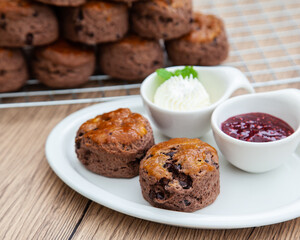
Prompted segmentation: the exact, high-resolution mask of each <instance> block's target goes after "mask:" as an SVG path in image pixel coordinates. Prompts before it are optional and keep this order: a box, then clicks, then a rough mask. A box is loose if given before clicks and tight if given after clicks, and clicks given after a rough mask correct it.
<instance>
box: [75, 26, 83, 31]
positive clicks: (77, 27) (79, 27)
mask: <svg viewBox="0 0 300 240" xmlns="http://www.w3.org/2000/svg"><path fill="white" fill-rule="evenodd" d="M82 29H83V27H82V25H75V31H76V32H80V31H82Z"/></svg>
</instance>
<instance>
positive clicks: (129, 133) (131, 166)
mask: <svg viewBox="0 0 300 240" xmlns="http://www.w3.org/2000/svg"><path fill="white" fill-rule="evenodd" d="M75 143H76V153H77V156H78V159H79V160H80V161H81V162H82V163H83V164H84V165H85V167H86V168H87V169H89V170H91V171H92V172H95V173H97V174H100V175H103V176H107V177H122V178H130V177H134V176H136V175H138V168H139V163H140V160H141V159H142V158H143V157H144V155H145V153H146V152H147V150H148V149H149V148H150V147H151V146H152V145H153V144H154V139H153V132H152V129H151V126H150V123H149V122H148V120H147V119H146V118H144V117H143V116H142V115H140V114H138V113H132V112H131V111H130V110H129V109H127V108H121V109H118V110H115V111H112V112H109V113H104V114H102V115H99V116H97V117H95V118H93V119H90V120H88V121H87V122H85V123H84V124H82V125H81V127H80V128H79V130H78V132H77V136H76V140H75Z"/></svg>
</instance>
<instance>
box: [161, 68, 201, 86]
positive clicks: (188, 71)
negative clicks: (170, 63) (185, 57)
mask: <svg viewBox="0 0 300 240" xmlns="http://www.w3.org/2000/svg"><path fill="white" fill-rule="evenodd" d="M156 73H157V76H158V80H159V83H160V84H162V83H164V82H165V81H167V80H169V79H170V78H171V77H173V76H180V75H181V76H182V77H183V78H186V77H190V76H191V75H192V76H193V78H198V72H197V71H196V70H195V69H194V68H193V67H190V66H186V67H184V69H181V70H176V71H175V72H174V73H172V72H169V71H167V70H166V69H164V68H160V69H157V70H156Z"/></svg>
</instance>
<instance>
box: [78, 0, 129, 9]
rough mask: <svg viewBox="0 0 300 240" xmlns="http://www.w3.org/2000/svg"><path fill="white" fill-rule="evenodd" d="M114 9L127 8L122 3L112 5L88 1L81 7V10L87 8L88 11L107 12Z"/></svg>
mask: <svg viewBox="0 0 300 240" xmlns="http://www.w3.org/2000/svg"><path fill="white" fill-rule="evenodd" d="M115 7H123V8H127V7H126V5H125V4H123V3H112V2H104V1H88V2H87V3H86V4H84V5H83V6H82V8H85V9H87V8H89V9H95V10H100V11H103V10H108V9H111V8H115Z"/></svg>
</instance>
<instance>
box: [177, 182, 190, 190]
mask: <svg viewBox="0 0 300 240" xmlns="http://www.w3.org/2000/svg"><path fill="white" fill-rule="evenodd" d="M179 184H180V185H181V187H183V188H184V189H187V187H188V184H187V182H184V181H179Z"/></svg>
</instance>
